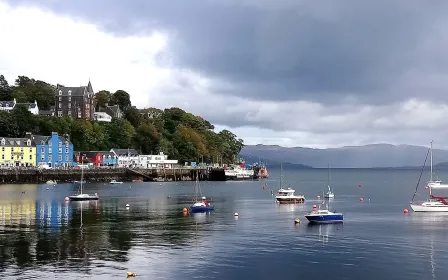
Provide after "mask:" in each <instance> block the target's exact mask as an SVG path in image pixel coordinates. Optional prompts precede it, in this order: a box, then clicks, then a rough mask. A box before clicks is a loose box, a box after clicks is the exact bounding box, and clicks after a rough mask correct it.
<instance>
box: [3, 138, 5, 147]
mask: <svg viewBox="0 0 448 280" xmlns="http://www.w3.org/2000/svg"><path fill="white" fill-rule="evenodd" d="M4 145H5V138H2V146H4Z"/></svg>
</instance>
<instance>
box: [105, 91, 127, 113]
mask: <svg viewBox="0 0 448 280" xmlns="http://www.w3.org/2000/svg"><path fill="white" fill-rule="evenodd" d="M110 103H111V105H118V106H120V109H121V110H123V111H126V109H127V108H129V107H131V97H130V96H129V93H127V92H126V91H124V90H121V89H120V90H117V91H116V92H114V94H113V95H112V97H111V98H110Z"/></svg>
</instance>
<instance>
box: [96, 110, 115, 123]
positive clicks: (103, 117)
mask: <svg viewBox="0 0 448 280" xmlns="http://www.w3.org/2000/svg"><path fill="white" fill-rule="evenodd" d="M93 119H94V120H95V121H98V122H111V121H112V117H111V116H109V115H108V114H107V113H105V112H95V113H93Z"/></svg>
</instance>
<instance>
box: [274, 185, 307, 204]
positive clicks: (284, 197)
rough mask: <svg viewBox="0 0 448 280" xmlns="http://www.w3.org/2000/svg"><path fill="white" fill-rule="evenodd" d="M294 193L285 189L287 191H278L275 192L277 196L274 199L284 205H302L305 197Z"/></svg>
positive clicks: (289, 189)
mask: <svg viewBox="0 0 448 280" xmlns="http://www.w3.org/2000/svg"><path fill="white" fill-rule="evenodd" d="M295 192H296V191H295V190H293V189H291V188H287V189H283V188H281V189H279V190H278V192H277V195H276V196H275V199H276V200H277V202H278V203H280V204H286V203H303V202H305V196H303V195H295V194H294V193H295Z"/></svg>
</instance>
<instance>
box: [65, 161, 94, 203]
mask: <svg viewBox="0 0 448 280" xmlns="http://www.w3.org/2000/svg"><path fill="white" fill-rule="evenodd" d="M83 177H84V166H82V167H81V182H80V193H79V194H77V195H71V196H69V197H68V198H69V199H70V200H72V201H85V200H98V199H100V198H99V197H98V194H97V193H95V194H94V195H90V194H87V193H82V187H83Z"/></svg>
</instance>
